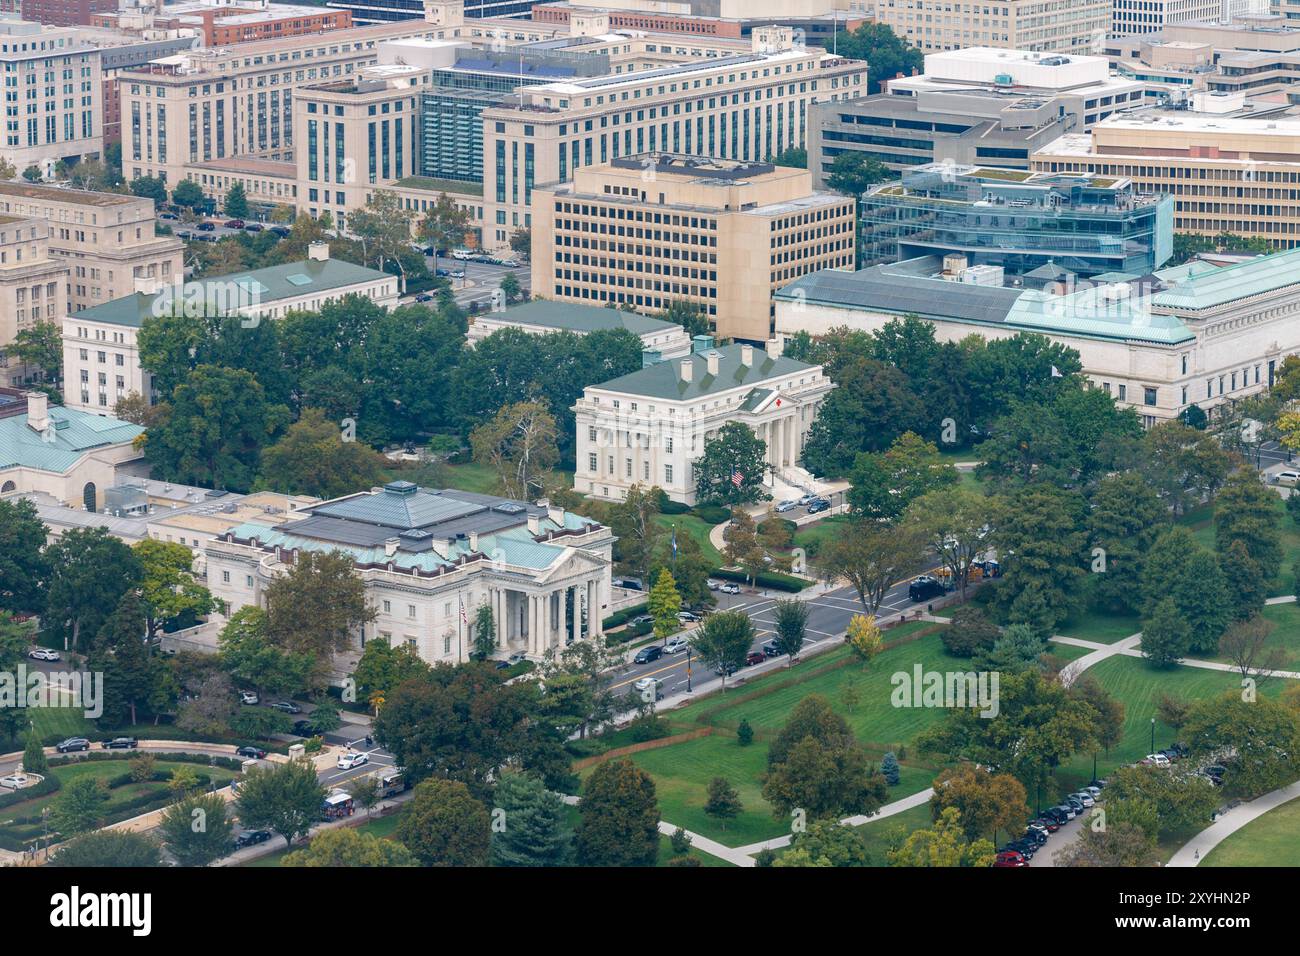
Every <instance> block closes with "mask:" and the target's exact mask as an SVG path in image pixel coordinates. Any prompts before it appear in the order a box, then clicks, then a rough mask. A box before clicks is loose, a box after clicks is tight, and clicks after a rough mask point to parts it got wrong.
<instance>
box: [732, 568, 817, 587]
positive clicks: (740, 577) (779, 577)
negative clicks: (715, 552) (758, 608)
mask: <svg viewBox="0 0 1300 956" xmlns="http://www.w3.org/2000/svg"><path fill="white" fill-rule="evenodd" d="M710 576H711V577H714V578H720V579H722V580H724V581H735V582H736V583H737V584H748V583H749V575H748V574H746V573H745V572H744V571H732V570H731V569H729V568H718V569H716V570H714V571H713V572H712V573H711V575H710ZM754 584H755V585H756V586H757V587H760V588H769V589H770V590H773V591H789V592H796V591H802V590H803V589H804V588H806V587H808V586H809V585H811V584H812V582H811V581H809V580H807V579H806V578H799V577H795V576H794V575H793V574H781V573H780V572H779V571H760V572H758V574H757V575H756V576H755V578H754Z"/></svg>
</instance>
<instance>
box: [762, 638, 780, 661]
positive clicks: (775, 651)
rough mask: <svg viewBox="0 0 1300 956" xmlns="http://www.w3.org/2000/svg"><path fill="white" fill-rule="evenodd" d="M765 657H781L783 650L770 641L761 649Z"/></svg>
mask: <svg viewBox="0 0 1300 956" xmlns="http://www.w3.org/2000/svg"><path fill="white" fill-rule="evenodd" d="M761 650H762V651H763V656H764V657H780V656H781V649H780V648H779V647H777V646H776V641H768V642H767V643H766V644H764V645H763V646H762V648H761Z"/></svg>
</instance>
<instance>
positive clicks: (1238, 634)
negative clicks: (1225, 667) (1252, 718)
mask: <svg viewBox="0 0 1300 956" xmlns="http://www.w3.org/2000/svg"><path fill="white" fill-rule="evenodd" d="M1272 633H1273V623H1272V622H1271V621H1269V620H1266V619H1265V618H1262V617H1260V616H1259V615H1258V614H1254V615H1252V616H1251V617H1248V618H1246V619H1245V620H1242V621H1237V622H1236V623H1235V624H1233V625H1232V626H1231V627H1229V628H1228V629H1227V630H1226V631H1224V632H1223V637H1222V638H1220V639H1219V653H1220V654H1222V655H1223V656H1224V657H1226V658H1227V659H1228V660H1229V661H1231V662H1232V666H1233V667H1235V668H1237V672H1238V673H1239V674H1241V676H1242V677H1243V678H1247V677H1248V678H1251V679H1253V680H1255V681H1257V682H1258V681H1259V680H1262V679H1263V678H1265V677H1268V676H1270V675H1271V674H1272V673H1273V672H1274V671H1278V670H1281V669H1282V667H1283V666H1284V665H1285V664H1286V660H1287V657H1286V652H1285V651H1284V650H1283V649H1282V648H1280V647H1269V646H1268V638H1269V635H1271V634H1272Z"/></svg>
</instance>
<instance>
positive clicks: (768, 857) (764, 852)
mask: <svg viewBox="0 0 1300 956" xmlns="http://www.w3.org/2000/svg"><path fill="white" fill-rule="evenodd" d="M775 862H776V852H775V851H773V850H769V849H767V847H764V848H763V849H761V850H759V851H758V852H757V853H755V854H754V865H755V866H771V865H772V864H773V863H775Z"/></svg>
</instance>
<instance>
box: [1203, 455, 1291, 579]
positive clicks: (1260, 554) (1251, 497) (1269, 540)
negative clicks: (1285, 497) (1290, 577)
mask: <svg viewBox="0 0 1300 956" xmlns="http://www.w3.org/2000/svg"><path fill="white" fill-rule="evenodd" d="M1277 504H1278V501H1277V494H1276V493H1275V492H1274V491H1272V490H1270V489H1269V488H1268V487H1266V486H1265V485H1264V483H1263V482H1262V481H1261V480H1260V477H1259V473H1258V472H1256V471H1255V470H1254V469H1244V468H1243V469H1239V470H1237V471H1235V472H1233V473H1232V474H1231V475H1229V476H1228V480H1227V481H1225V482H1224V484H1223V488H1222V489H1221V490H1220V491H1219V494H1218V497H1217V499H1216V501H1215V508H1214V545H1215V547H1216V548H1217V549H1218V551H1219V553H1220V554H1226V553H1227V552H1228V549H1229V547H1230V546H1231V545H1232V544H1233V542H1238V541H1239V542H1241V544H1242V546H1243V547H1244V548H1245V551H1246V554H1247V555H1248V556H1249V557H1250V560H1251V561H1253V562H1254V563H1255V565H1256V566H1258V568H1259V573H1260V575H1262V577H1263V580H1265V581H1272V580H1273V579H1274V578H1276V577H1277V575H1278V571H1279V570H1280V569H1281V565H1282V540H1281V532H1280V531H1279V530H1278V515H1277Z"/></svg>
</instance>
